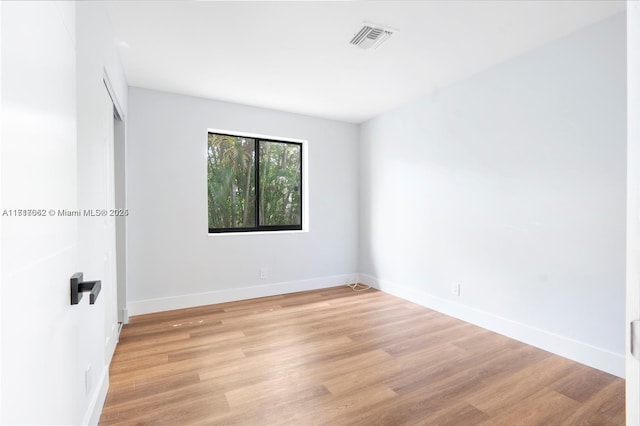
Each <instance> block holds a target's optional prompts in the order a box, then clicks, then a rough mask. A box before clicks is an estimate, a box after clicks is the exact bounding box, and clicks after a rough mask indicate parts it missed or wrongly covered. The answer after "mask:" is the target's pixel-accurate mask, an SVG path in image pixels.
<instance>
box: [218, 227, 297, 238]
mask: <svg viewBox="0 0 640 426" xmlns="http://www.w3.org/2000/svg"><path fill="white" fill-rule="evenodd" d="M307 232H309V230H307V229H296V230H294V231H289V230H286V231H248V232H213V233H211V232H208V233H207V236H208V237H230V236H234V237H235V236H239V235H242V236H249V235H281V234H303V233H307Z"/></svg>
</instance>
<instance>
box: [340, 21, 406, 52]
mask: <svg viewBox="0 0 640 426" xmlns="http://www.w3.org/2000/svg"><path fill="white" fill-rule="evenodd" d="M395 32H396V31H395V30H392V29H389V28H382V27H380V26H378V25H374V24H368V23H366V22H365V23H364V24H363V26H362V28H361V29H360V31H358V33H357V34H356V35H355V36H353V38H352V39H351V41H350V43H351V44H353V45H354V46H358V47H359V48H360V49H365V50H376V49H377V48H378V47H380V45H381V44H382V43H384V42H385V41H386V40H387V39H388V38H389V37H391V36H392V35H393V33H395Z"/></svg>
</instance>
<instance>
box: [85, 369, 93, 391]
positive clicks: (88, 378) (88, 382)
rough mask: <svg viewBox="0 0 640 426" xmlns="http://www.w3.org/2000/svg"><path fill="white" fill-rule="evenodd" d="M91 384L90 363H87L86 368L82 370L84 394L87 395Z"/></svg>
mask: <svg viewBox="0 0 640 426" xmlns="http://www.w3.org/2000/svg"><path fill="white" fill-rule="evenodd" d="M91 385H92V383H91V364H89V366H88V367H87V369H86V370H84V393H85V394H86V395H89V392H91Z"/></svg>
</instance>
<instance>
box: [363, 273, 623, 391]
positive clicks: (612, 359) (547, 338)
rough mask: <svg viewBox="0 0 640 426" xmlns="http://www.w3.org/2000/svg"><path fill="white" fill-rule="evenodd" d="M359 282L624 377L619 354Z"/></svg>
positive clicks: (380, 283)
mask: <svg viewBox="0 0 640 426" xmlns="http://www.w3.org/2000/svg"><path fill="white" fill-rule="evenodd" d="M359 282H361V283H364V284H368V285H370V286H372V287H374V288H377V289H378V290H381V291H384V292H385V293H389V294H392V295H394V296H397V297H400V298H402V299H405V300H408V301H410V302H413V303H417V304H419V305H422V306H424V307H427V308H429V309H433V310H434V311H438V312H441V313H443V314H445V315H449V316H451V317H454V318H458V319H461V320H463V321H466V322H468V323H471V324H474V325H477V326H480V327H482V328H485V329H487V330H491V331H494V332H496V333H499V334H502V335H504V336H507V337H510V338H512V339H515V340H518V341H521V342H523V343H526V344H528V345H531V346H535V347H537V348H540V349H543V350H545V351H549V352H552V353H554V354H556V355H560V356H562V357H564V358H568V359H571V360H573V361H576V362H579V363H581V364H585V365H588V366H589V367H593V368H597V369H598V370H602V371H605V372H607V373H610V374H613V375H616V376H618V377H621V378H624V377H625V358H624V356H623V355H622V354H618V353H615V352H611V351H608V350H605V349H601V348H598V347H595V346H591V345H589V344H586V343H584V342H580V341H577V340H573V339H569V338H567V337H564V336H560V335H557V334H554V333H550V332H548V331H546V330H542V329H539V328H536V327H532V326H529V325H526V324H522V323H519V322H516V321H513V320H510V319H508V318H503V317H500V316H497V315H493V314H490V313H488V312H485V311H481V310H478V309H475V308H472V307H470V306H465V305H463V304H460V303H456V302H453V301H450V300H446V299H443V298H440V297H437V296H433V295H431V294H428V293H426V292H424V291H421V290H416V289H413V288H409V287H406V286H402V285H399V284H396V283H392V282H390V281H386V280H381V279H378V278H376V277H373V276H371V275H367V274H360V276H359Z"/></svg>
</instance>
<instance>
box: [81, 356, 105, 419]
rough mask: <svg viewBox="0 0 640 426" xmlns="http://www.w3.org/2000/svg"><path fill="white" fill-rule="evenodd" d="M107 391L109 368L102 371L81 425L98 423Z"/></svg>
mask: <svg viewBox="0 0 640 426" xmlns="http://www.w3.org/2000/svg"><path fill="white" fill-rule="evenodd" d="M108 390H109V366H106V367H105V368H103V369H102V373H101V374H100V379H99V382H98V386H96V389H95V391H94V392H93V395H92V396H91V401H89V406H88V407H87V411H86V412H85V415H84V419H82V424H83V425H91V426H93V425H97V424H98V422H99V421H100V415H101V414H102V408H103V407H104V401H105V400H106V399H107V391H108Z"/></svg>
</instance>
